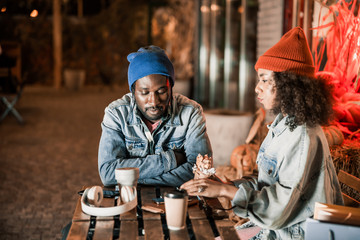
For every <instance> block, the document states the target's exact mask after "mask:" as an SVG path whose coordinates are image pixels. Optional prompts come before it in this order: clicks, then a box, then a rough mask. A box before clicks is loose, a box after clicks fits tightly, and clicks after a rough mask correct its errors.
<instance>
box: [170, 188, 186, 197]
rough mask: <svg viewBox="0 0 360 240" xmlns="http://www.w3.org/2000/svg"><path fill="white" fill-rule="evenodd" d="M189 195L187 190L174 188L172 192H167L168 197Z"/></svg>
mask: <svg viewBox="0 0 360 240" xmlns="http://www.w3.org/2000/svg"><path fill="white" fill-rule="evenodd" d="M187 195H188V194H187V192H186V190H173V191H171V192H166V193H165V197H167V198H184V197H186V196H187Z"/></svg>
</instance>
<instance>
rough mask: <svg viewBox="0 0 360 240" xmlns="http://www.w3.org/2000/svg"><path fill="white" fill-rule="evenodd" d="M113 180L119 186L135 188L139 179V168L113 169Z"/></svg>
mask: <svg viewBox="0 0 360 240" xmlns="http://www.w3.org/2000/svg"><path fill="white" fill-rule="evenodd" d="M115 179H116V181H117V182H118V184H119V185H120V186H119V187H121V186H130V187H136V185H137V181H138V179H139V168H117V169H115Z"/></svg>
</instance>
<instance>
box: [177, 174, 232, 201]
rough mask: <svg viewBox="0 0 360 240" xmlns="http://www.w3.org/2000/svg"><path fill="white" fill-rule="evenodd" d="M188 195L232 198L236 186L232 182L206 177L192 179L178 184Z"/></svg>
mask: <svg viewBox="0 0 360 240" xmlns="http://www.w3.org/2000/svg"><path fill="white" fill-rule="evenodd" d="M180 188H181V189H185V190H186V191H187V193H188V194H189V195H190V196H204V197H210V198H216V197H227V198H229V199H233V198H234V196H235V194H236V192H237V190H238V188H237V187H235V186H234V185H232V184H227V183H223V182H219V181H215V180H212V179H208V178H202V179H192V180H190V181H188V182H186V183H184V184H183V185H181V186H180Z"/></svg>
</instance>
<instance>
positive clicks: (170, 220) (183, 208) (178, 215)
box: [164, 190, 188, 230]
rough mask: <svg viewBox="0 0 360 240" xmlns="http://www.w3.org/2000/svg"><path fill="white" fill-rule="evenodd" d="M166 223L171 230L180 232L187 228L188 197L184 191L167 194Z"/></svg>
mask: <svg viewBox="0 0 360 240" xmlns="http://www.w3.org/2000/svg"><path fill="white" fill-rule="evenodd" d="M164 200H165V212H166V222H167V225H168V228H169V229H170V230H180V229H183V228H185V226H186V213H187V206H188V195H187V192H186V191H184V190H180V191H179V190H174V191H171V192H167V193H165V197H164Z"/></svg>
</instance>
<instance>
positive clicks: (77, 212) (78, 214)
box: [72, 197, 90, 222]
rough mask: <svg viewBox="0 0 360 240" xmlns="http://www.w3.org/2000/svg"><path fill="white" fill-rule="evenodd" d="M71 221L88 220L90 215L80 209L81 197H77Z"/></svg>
mask: <svg viewBox="0 0 360 240" xmlns="http://www.w3.org/2000/svg"><path fill="white" fill-rule="evenodd" d="M72 221H73V222H77V221H90V216H89V215H87V214H86V213H84V212H83V211H82V209H81V197H79V198H78V200H77V203H76V208H75V211H74V216H73V219H72Z"/></svg>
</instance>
